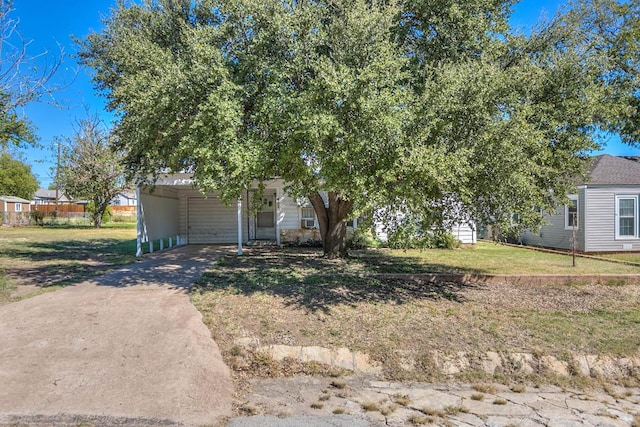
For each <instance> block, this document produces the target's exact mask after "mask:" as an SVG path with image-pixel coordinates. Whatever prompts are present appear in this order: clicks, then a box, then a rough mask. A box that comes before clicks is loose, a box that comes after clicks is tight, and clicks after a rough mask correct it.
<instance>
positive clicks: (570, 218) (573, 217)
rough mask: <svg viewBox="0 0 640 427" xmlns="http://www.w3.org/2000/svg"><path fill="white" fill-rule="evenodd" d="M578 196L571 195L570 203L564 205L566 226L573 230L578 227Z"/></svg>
mask: <svg viewBox="0 0 640 427" xmlns="http://www.w3.org/2000/svg"><path fill="white" fill-rule="evenodd" d="M578 220H579V218H578V196H569V203H568V204H566V205H564V228H565V229H568V230H571V229H572V228H574V227H575V228H578V227H579V224H580V222H579V221H578Z"/></svg>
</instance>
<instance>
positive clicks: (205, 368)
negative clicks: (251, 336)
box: [0, 246, 233, 425]
mask: <svg viewBox="0 0 640 427" xmlns="http://www.w3.org/2000/svg"><path fill="white" fill-rule="evenodd" d="M229 250H232V249H229V248H224V247H199V246H187V247H180V248H176V249H173V250H170V251H166V252H162V253H157V254H153V255H151V256H147V257H146V258H145V259H144V260H142V261H139V262H137V263H134V264H131V265H129V266H126V267H124V268H121V269H119V270H115V271H113V272H110V273H108V274H105V275H103V276H100V277H97V278H96V279H94V280H93V281H91V282H85V283H82V284H79V285H76V286H70V287H67V288H65V289H62V290H60V291H57V292H53V293H48V294H43V295H39V296H36V297H33V298H29V299H26V300H23V301H20V302H16V303H12V304H7V305H4V306H0V425H2V424H28V425H52V424H58V425H77V424H82V423H89V424H95V425H123V424H127V425H203V424H207V425H216V424H218V423H220V422H223V419H224V418H225V417H227V416H229V415H230V414H231V405H232V393H233V385H232V382H231V379H230V373H229V370H228V368H227V367H226V365H225V364H224V363H223V361H222V357H221V355H220V352H219V350H218V347H217V345H216V344H215V342H214V341H213V340H212V339H211V334H210V332H209V330H208V329H207V327H206V326H205V325H204V324H203V323H202V318H201V315H200V313H199V312H198V311H197V310H196V309H195V308H194V307H193V305H192V304H191V303H190V301H189V297H188V295H187V292H186V291H187V289H188V288H189V286H190V285H191V284H192V283H193V282H194V281H195V280H196V279H197V278H198V276H199V275H200V274H201V273H202V271H203V270H204V269H205V268H207V267H208V266H209V265H211V263H212V262H213V261H214V260H215V259H216V257H218V256H219V255H220V254H221V253H223V252H226V251H229Z"/></svg>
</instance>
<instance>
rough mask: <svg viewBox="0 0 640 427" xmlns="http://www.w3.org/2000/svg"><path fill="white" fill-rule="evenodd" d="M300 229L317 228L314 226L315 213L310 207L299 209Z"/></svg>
mask: <svg viewBox="0 0 640 427" xmlns="http://www.w3.org/2000/svg"><path fill="white" fill-rule="evenodd" d="M301 211H302V212H301V215H300V217H301V219H302V221H301V222H302V224H301V226H302V228H317V225H316V212H315V211H314V210H313V208H312V207H303V208H301Z"/></svg>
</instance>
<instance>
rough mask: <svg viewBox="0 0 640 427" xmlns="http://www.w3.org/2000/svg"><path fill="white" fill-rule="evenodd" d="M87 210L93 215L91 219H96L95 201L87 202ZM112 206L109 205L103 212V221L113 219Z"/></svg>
mask: <svg viewBox="0 0 640 427" xmlns="http://www.w3.org/2000/svg"><path fill="white" fill-rule="evenodd" d="M87 212H89V215H90V217H91V221H92V222H93V221H95V215H96V205H95V203H93V202H89V203H87ZM111 216H112V215H111V208H110V207H109V206H107V209H105V211H104V213H103V214H102V223H103V224H104V223H107V222H109V221H111Z"/></svg>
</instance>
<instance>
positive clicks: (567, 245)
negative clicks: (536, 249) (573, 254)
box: [521, 154, 640, 252]
mask: <svg viewBox="0 0 640 427" xmlns="http://www.w3.org/2000/svg"><path fill="white" fill-rule="evenodd" d="M568 197H569V200H570V203H569V204H567V205H564V206H560V207H559V208H558V209H557V210H556V212H551V213H548V214H546V215H545V225H543V226H542V227H541V228H540V229H539V230H529V231H526V232H525V233H524V234H523V235H522V236H521V241H522V243H524V244H526V245H533V246H543V247H550V248H559V249H572V248H573V236H574V235H575V242H576V249H577V250H579V251H581V252H621V251H640V233H639V230H638V229H639V228H640V218H639V215H638V205H639V203H640V162H637V161H635V160H633V159H628V158H623V157H615V156H610V155H607V154H604V155H601V156H596V157H594V158H593V163H592V164H591V167H590V169H589V173H588V179H587V180H586V182H583V183H580V184H578V185H576V191H575V193H573V194H570V195H568Z"/></svg>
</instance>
